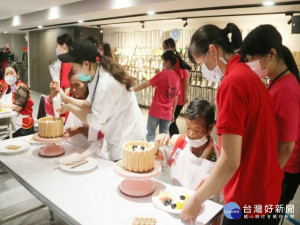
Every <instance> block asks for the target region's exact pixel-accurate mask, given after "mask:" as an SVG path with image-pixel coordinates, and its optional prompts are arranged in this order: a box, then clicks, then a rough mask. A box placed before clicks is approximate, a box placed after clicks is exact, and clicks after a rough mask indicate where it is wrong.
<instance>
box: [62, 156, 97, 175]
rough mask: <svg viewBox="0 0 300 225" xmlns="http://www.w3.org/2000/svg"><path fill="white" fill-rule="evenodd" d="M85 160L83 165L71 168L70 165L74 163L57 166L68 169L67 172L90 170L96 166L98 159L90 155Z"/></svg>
mask: <svg viewBox="0 0 300 225" xmlns="http://www.w3.org/2000/svg"><path fill="white" fill-rule="evenodd" d="M85 160H87V161H88V162H87V163H85V164H83V165H80V166H77V167H75V168H73V169H71V167H72V166H75V165H76V164H74V165H59V168H61V169H62V170H66V171H69V172H84V171H89V170H92V169H94V168H96V167H97V166H98V161H97V160H96V159H94V158H92V157H87V158H86V159H85Z"/></svg>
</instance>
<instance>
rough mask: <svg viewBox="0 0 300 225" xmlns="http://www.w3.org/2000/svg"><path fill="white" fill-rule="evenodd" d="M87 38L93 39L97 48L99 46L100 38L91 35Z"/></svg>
mask: <svg viewBox="0 0 300 225" xmlns="http://www.w3.org/2000/svg"><path fill="white" fill-rule="evenodd" d="M86 40H89V41H91V42H92V43H93V44H94V45H95V46H96V47H97V48H98V47H99V39H98V38H97V37H96V36H89V37H87V39H86Z"/></svg>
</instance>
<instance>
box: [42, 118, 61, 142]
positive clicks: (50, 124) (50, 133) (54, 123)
mask: <svg viewBox="0 0 300 225" xmlns="http://www.w3.org/2000/svg"><path fill="white" fill-rule="evenodd" d="M63 133H64V123H63V118H55V117H43V118H40V119H39V132H38V134H39V136H40V137H42V138H58V137H62V136H63Z"/></svg>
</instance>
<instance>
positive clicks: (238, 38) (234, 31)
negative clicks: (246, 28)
mask: <svg viewBox="0 0 300 225" xmlns="http://www.w3.org/2000/svg"><path fill="white" fill-rule="evenodd" d="M223 32H224V34H225V35H226V36H227V37H228V34H231V41H230V40H229V41H230V43H231V47H232V49H234V50H236V49H239V48H240V47H241V45H242V34H241V31H240V29H239V28H238V27H237V26H236V25H235V24H234V23H227V25H226V27H225V28H224V29H223Z"/></svg>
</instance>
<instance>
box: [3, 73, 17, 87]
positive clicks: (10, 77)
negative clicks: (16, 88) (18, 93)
mask: <svg viewBox="0 0 300 225" xmlns="http://www.w3.org/2000/svg"><path fill="white" fill-rule="evenodd" d="M4 81H5V83H7V84H8V85H9V86H13V85H14V84H15V83H16V82H17V77H16V76H14V75H8V76H5V77H4Z"/></svg>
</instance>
